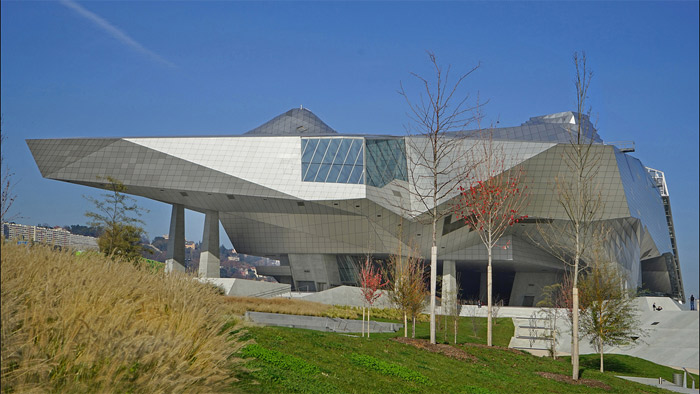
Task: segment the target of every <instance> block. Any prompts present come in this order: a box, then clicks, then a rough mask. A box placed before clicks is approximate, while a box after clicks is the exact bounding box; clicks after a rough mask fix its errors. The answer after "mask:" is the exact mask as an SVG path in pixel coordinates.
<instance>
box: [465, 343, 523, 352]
mask: <svg viewBox="0 0 700 394" xmlns="http://www.w3.org/2000/svg"><path fill="white" fill-rule="evenodd" d="M460 346H469V347H479V348H483V349H498V350H503V351H506V352H511V353H514V354H524V352H522V351H520V350H518V349H511V348H509V347H503V346H487V345H483V344H481V343H460Z"/></svg>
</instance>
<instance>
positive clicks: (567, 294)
mask: <svg viewBox="0 0 700 394" xmlns="http://www.w3.org/2000/svg"><path fill="white" fill-rule="evenodd" d="M571 287H572V285H571V276H570V275H568V274H565V275H564V277H563V279H562V282H561V283H554V284H552V285H548V286H544V287H543V288H542V299H541V300H540V301H539V302H538V303H537V305H536V306H537V307H539V308H542V309H540V312H541V314H542V315H544V316H545V317H546V319H547V321H548V325H549V335H548V336H547V338H546V339H549V340H550V348H549V352H550V355H551V356H552V358H553V359H555V360H556V359H557V338H558V336H557V335H558V333H557V321H558V320H559V317H560V313H561V312H560V311H561V309H565V310H566V315H565V316H562V318H563V317H566V318H568V319H569V323H571V318H572V311H571V306H572V301H571Z"/></svg>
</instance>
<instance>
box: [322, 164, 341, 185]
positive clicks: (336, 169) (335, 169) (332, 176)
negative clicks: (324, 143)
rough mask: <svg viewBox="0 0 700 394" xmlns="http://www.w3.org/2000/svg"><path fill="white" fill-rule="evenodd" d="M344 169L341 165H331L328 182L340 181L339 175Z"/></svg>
mask: <svg viewBox="0 0 700 394" xmlns="http://www.w3.org/2000/svg"><path fill="white" fill-rule="evenodd" d="M342 167H343V166H342V165H341V164H333V165H331V170H330V171H329V172H328V178H326V182H328V183H336V182H337V180H338V175H339V174H340V169H341V168H342Z"/></svg>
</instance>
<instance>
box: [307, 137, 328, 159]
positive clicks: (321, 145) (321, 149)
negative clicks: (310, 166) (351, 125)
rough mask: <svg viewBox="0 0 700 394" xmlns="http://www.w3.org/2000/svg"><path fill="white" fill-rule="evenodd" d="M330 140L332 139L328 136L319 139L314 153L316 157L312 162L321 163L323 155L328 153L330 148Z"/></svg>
mask: <svg viewBox="0 0 700 394" xmlns="http://www.w3.org/2000/svg"><path fill="white" fill-rule="evenodd" d="M328 142H330V140H328V139H327V138H322V139H319V141H318V146H317V147H316V153H314V157H313V158H312V159H311V162H312V163H321V160H322V159H323V156H324V155H325V154H326V149H328Z"/></svg>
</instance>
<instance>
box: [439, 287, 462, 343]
mask: <svg viewBox="0 0 700 394" xmlns="http://www.w3.org/2000/svg"><path fill="white" fill-rule="evenodd" d="M456 279H457V280H456V286H454V288H453V289H451V290H450V291H449V293H448V294H447V296H445V295H444V294H443V301H444V304H443V308H444V307H447V314H448V315H449V316H450V318H451V319H452V331H453V333H454V342H453V343H454V344H455V345H456V344H457V332H458V330H459V315H460V312H461V311H462V303H461V301H460V298H459V290H460V288H459V282H460V280H459V276H457V278H456ZM445 330H447V328H445Z"/></svg>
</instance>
